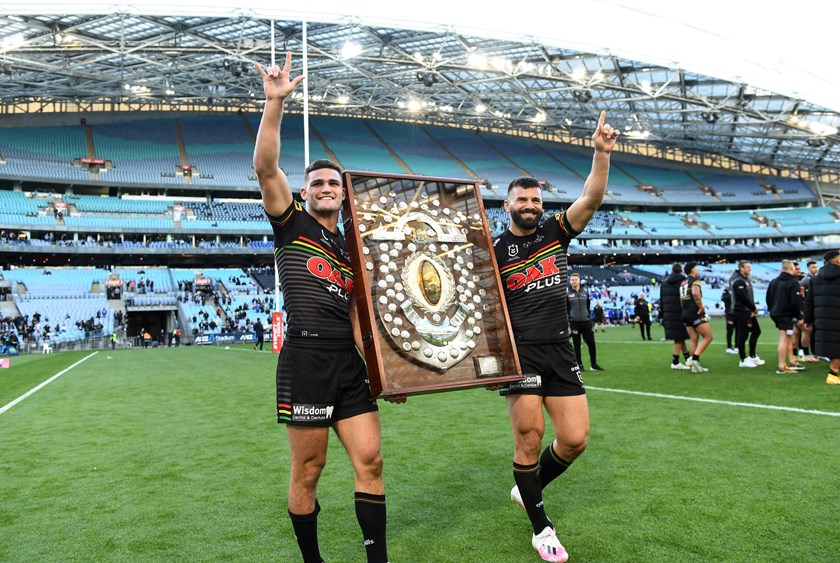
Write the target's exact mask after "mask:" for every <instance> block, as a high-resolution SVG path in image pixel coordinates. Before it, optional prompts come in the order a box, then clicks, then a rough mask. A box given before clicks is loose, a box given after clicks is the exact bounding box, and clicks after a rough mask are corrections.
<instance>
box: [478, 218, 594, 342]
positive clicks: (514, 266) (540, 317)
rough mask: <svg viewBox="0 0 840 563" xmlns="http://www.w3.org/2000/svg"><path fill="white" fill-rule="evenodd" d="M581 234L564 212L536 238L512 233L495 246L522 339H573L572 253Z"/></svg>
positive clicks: (516, 331)
mask: <svg viewBox="0 0 840 563" xmlns="http://www.w3.org/2000/svg"><path fill="white" fill-rule="evenodd" d="M579 234H580V233H578V232H575V231H574V230H573V229H572V227H571V225H569V221H568V219H567V218H566V214H565V213H558V214H557V215H554V216H553V217H549V218H548V219H546V220H545V221H544V222H543V224H541V225H540V226H538V227H537V230H536V231H535V232H534V234H531V235H527V236H524V237H519V236H516V235H514V234H513V233H512V232H510V230H506V231H505V232H504V233H502V234H501V235H499V236H498V237H496V239H495V240H494V241H493V246H494V248H495V252H496V262H498V264H499V274H500V275H501V278H502V286H503V287H504V291H505V301H506V302H507V308H508V314H509V315H510V324H511V326H512V328H513V333H514V335H515V336H516V338H517V339H518V340H524V341H533V342H539V341H558V340H565V339H568V337H569V316H568V312H567V310H566V284H567V282H568V276H569V271H568V265H567V262H566V250H567V249H568V247H569V242H570V241H571V240H572V239H573V238H575V237H576V236H578V235H579Z"/></svg>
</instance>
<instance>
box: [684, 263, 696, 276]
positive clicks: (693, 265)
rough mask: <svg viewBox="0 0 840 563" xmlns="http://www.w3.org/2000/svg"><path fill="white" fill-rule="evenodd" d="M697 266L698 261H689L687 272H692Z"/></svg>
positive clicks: (686, 267) (686, 266)
mask: <svg viewBox="0 0 840 563" xmlns="http://www.w3.org/2000/svg"><path fill="white" fill-rule="evenodd" d="M696 267H697V262H689V263H688V264H686V265H685V273H686V274H691V270H693V269H694V268H696Z"/></svg>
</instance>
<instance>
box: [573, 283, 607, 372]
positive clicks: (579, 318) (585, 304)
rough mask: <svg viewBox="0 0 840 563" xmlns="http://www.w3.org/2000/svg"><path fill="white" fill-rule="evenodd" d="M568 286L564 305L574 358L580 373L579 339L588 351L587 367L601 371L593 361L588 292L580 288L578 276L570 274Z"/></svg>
mask: <svg viewBox="0 0 840 563" xmlns="http://www.w3.org/2000/svg"><path fill="white" fill-rule="evenodd" d="M569 284H570V285H571V286H572V287H571V289H569V292H568V293H567V294H566V303H567V304H568V307H569V328H571V329H572V344H573V346H574V348H575V357H576V358H577V363H578V365H579V366H580V371H585V370H584V369H583V360H582V358H581V350H580V339H581V338H583V341H584V342H586V348H587V349H588V350H589V365H590V367H591V368H592V371H602V369H603V368H602V367H601V366H599V365H598V361H597V360H596V359H595V358H596V357H597V356H596V353H595V334H594V333H593V332H592V322H591V321H590V320H589V292H588V291H586V290H585V289H581V287H580V274H572V275H571V276H569Z"/></svg>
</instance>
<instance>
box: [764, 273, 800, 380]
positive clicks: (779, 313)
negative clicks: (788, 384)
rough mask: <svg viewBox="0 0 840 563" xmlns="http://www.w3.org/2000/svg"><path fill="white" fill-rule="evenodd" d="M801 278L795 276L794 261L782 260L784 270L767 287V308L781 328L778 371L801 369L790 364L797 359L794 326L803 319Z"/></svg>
mask: <svg viewBox="0 0 840 563" xmlns="http://www.w3.org/2000/svg"><path fill="white" fill-rule="evenodd" d="M799 287H800V286H799V280H797V279H796V277H795V276H794V270H793V262H791V261H790V260H782V272H781V273H780V274H779V275H778V277H776V278H775V279H774V280H773V281H771V282H770V285H769V286H768V287H767V308H768V309H769V310H770V318H771V319H773V322H774V323H775V324H776V328H778V329H779V347H778V352H779V368H778V369H777V370H776V373H779V374H782V373H796V372H797V371H799V370H796V369H793V366H792V365H788V363H787V358H790V361H791V363H793V362H795V361H796V358H795V357H794V355H793V327H794V326H796V323H797V322H798V321H800V320H801V312H802V297H801V295H800V292H799Z"/></svg>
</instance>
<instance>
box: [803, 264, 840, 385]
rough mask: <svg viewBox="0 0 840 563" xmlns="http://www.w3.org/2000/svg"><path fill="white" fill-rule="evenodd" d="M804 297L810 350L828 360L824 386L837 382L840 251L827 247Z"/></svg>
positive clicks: (839, 381)
mask: <svg viewBox="0 0 840 563" xmlns="http://www.w3.org/2000/svg"><path fill="white" fill-rule="evenodd" d="M823 260H824V261H825V263H824V265H823V267H822V268H820V270H819V273H818V274H817V275H816V276H814V279H812V280H811V288H810V290H809V291H808V295H807V296H806V298H805V322H806V323H807V324H808V325H809V326H811V327H813V328H814V329H815V330H814V335H815V337H816V340H815V342H814V350H815V351H816V353H817V354H818V355H820V356H825V357H826V358H828V360H829V365H828V375H827V376H826V378H825V382H826V383H827V384H828V385H840V375H838V371H840V250H829V251H828V252H826V253H825V256H823Z"/></svg>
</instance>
